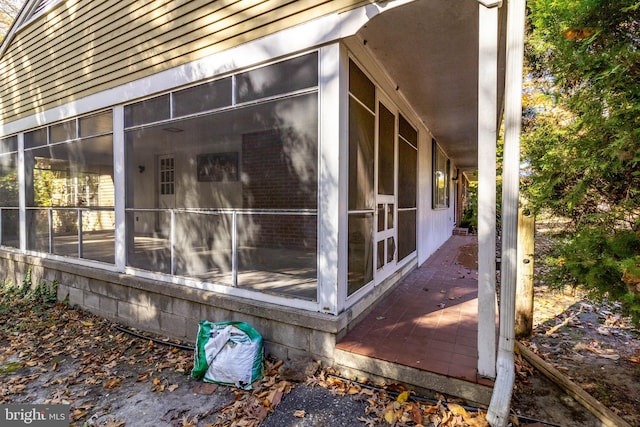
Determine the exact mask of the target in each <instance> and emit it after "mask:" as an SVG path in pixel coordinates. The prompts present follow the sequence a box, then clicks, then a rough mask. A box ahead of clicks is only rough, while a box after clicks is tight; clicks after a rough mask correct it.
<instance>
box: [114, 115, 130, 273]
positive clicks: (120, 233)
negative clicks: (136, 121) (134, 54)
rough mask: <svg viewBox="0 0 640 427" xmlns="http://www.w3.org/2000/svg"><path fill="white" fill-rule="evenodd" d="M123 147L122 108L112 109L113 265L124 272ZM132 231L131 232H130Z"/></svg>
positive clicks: (124, 198) (124, 194)
mask: <svg viewBox="0 0 640 427" xmlns="http://www.w3.org/2000/svg"><path fill="white" fill-rule="evenodd" d="M125 170H126V168H125V146H124V107H122V106H121V105H118V106H116V107H114V108H113V184H114V190H115V204H114V209H115V212H114V216H115V230H114V233H115V245H116V247H115V251H116V252H115V263H116V268H117V269H118V271H124V269H125V264H126V260H127V258H126V257H127V255H126V254H127V245H126V238H125V236H126V234H125V232H126V231H125V228H126V227H125V217H126V214H125V210H124V209H125V201H126V186H125ZM131 231H133V230H131Z"/></svg>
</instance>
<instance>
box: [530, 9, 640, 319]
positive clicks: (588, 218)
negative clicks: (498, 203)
mask: <svg viewBox="0 0 640 427" xmlns="http://www.w3.org/2000/svg"><path fill="white" fill-rule="evenodd" d="M528 4H529V32H528V46H527V49H526V59H527V65H528V71H529V77H530V81H531V82H533V84H531V85H530V86H528V91H527V92H526V93H525V97H524V106H525V121H524V127H523V129H524V131H525V133H524V135H523V140H522V148H523V156H524V160H525V163H526V164H527V165H528V170H527V176H526V177H525V179H524V183H523V184H524V185H523V187H524V188H523V189H524V191H525V193H526V195H527V198H528V199H529V200H530V201H531V202H532V204H533V207H534V209H535V210H537V211H542V210H545V211H550V212H552V213H553V214H555V215H557V216H561V217H564V218H567V219H569V220H570V221H569V222H568V224H567V230H566V231H567V237H566V238H565V239H564V241H563V245H562V248H560V253H559V255H558V256H557V257H556V258H554V259H552V260H551V261H553V262H552V263H551V265H552V267H553V268H552V274H553V275H554V278H555V280H556V281H558V282H564V283H565V284H566V283H570V284H574V285H584V286H586V287H587V288H588V289H590V290H591V291H592V292H594V293H595V294H598V295H604V294H609V295H612V296H615V297H616V298H620V299H624V300H625V301H626V302H627V304H628V308H629V309H630V310H634V307H635V310H636V313H637V309H638V303H639V300H640V289H636V288H634V287H629V286H627V285H626V284H625V282H624V281H623V276H624V277H626V278H627V279H628V278H629V277H631V275H632V274H634V273H633V271H636V269H637V268H638V267H637V266H638V264H639V263H638V259H639V258H638V257H640V244H638V239H639V238H638V236H639V233H640V2H639V1H638V0H530V1H529V2H528ZM625 274H626V276H625ZM638 277H640V276H638Z"/></svg>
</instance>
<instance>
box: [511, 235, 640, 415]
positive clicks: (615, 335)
mask: <svg viewBox="0 0 640 427" xmlns="http://www.w3.org/2000/svg"><path fill="white" fill-rule="evenodd" d="M547 232H548V229H547V228H545V227H544V225H543V224H541V225H539V226H538V230H537V232H536V276H535V279H534V285H535V289H534V331H533V335H532V336H531V337H530V338H529V339H526V340H521V343H523V344H525V345H526V346H527V347H528V348H529V349H531V350H532V351H533V352H534V353H536V354H537V355H538V356H540V357H541V358H542V359H543V360H544V361H546V362H547V363H549V364H550V365H551V366H553V367H555V368H556V369H558V370H559V371H560V372H562V373H563V374H564V375H565V376H566V378H568V379H569V380H571V381H572V382H573V383H575V384H577V385H578V386H580V387H581V388H582V389H583V390H585V391H586V392H587V393H589V394H590V395H591V396H592V397H594V398H595V399H597V400H598V401H599V402H600V403H602V404H603V405H605V406H606V407H607V408H609V409H610V410H611V411H612V412H613V413H614V414H616V415H618V416H620V417H621V418H622V419H623V420H625V421H626V422H627V423H629V424H630V425H632V426H640V331H638V329H636V328H634V326H633V325H632V324H631V323H630V321H629V319H628V318H625V317H624V316H622V314H621V305H620V304H619V303H617V302H612V301H591V300H589V298H588V297H587V295H586V294H585V293H584V292H581V291H579V290H577V291H575V290H572V289H569V288H567V289H564V290H552V289H549V288H548V287H547V286H546V285H545V284H544V283H542V280H541V278H540V277H541V276H540V274H539V273H540V269H541V268H542V267H540V265H541V264H542V263H541V262H540V259H541V258H542V257H544V256H545V254H546V253H547V252H548V250H549V249H550V245H551V244H552V243H551V240H550V239H549V238H548V237H546V236H547V234H546V233H547ZM516 380H517V382H516V385H515V388H514V395H513V400H512V410H513V411H514V412H515V413H517V414H524V415H528V416H530V417H533V418H536V419H541V420H544V421H547V422H550V423H554V424H557V425H561V426H567V427H573V426H576V427H577V426H585V427H590V426H600V425H602V423H601V421H600V420H599V419H598V418H596V417H594V416H593V415H592V414H591V413H590V412H589V411H587V410H586V409H585V408H584V407H583V406H582V405H580V404H579V403H577V402H576V401H575V400H574V399H572V398H571V397H569V396H568V395H567V394H566V393H565V392H564V391H562V390H561V389H560V388H558V387H557V386H556V385H555V384H553V383H552V382H551V381H549V380H547V379H546V378H545V377H544V376H543V375H542V374H541V373H540V372H538V371H536V370H534V369H532V368H531V366H530V365H528V364H527V363H526V362H520V363H519V365H518V374H517V376H516Z"/></svg>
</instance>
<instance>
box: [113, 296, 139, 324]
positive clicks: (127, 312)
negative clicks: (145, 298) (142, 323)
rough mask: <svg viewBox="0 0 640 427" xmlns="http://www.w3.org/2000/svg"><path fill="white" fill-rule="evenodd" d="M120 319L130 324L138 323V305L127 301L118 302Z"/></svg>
mask: <svg viewBox="0 0 640 427" xmlns="http://www.w3.org/2000/svg"><path fill="white" fill-rule="evenodd" d="M117 311H118V317H119V318H121V319H122V320H124V321H125V322H129V323H137V322H138V305H136V304H131V303H129V302H126V301H118V310H117Z"/></svg>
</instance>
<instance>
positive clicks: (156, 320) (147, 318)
mask: <svg viewBox="0 0 640 427" xmlns="http://www.w3.org/2000/svg"><path fill="white" fill-rule="evenodd" d="M137 311H138V322H140V327H141V328H144V329H152V330H154V331H160V330H161V328H160V313H159V312H158V311H156V309H155V307H149V306H146V307H145V306H142V305H139V306H138V307H137Z"/></svg>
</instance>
